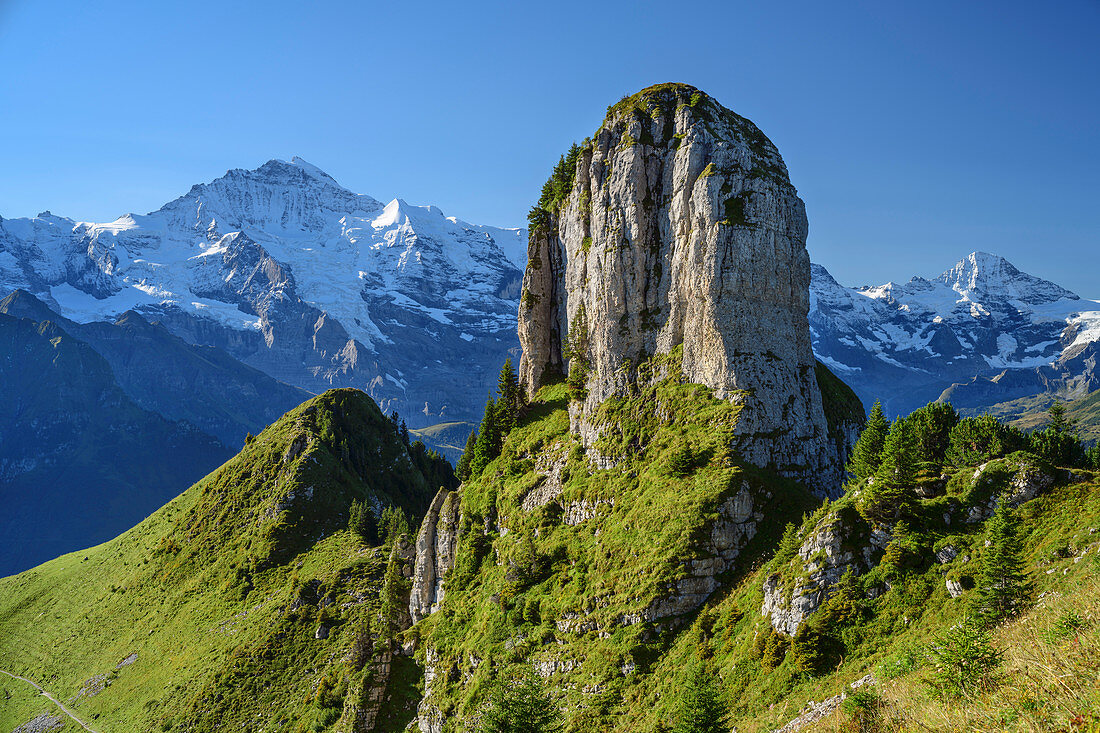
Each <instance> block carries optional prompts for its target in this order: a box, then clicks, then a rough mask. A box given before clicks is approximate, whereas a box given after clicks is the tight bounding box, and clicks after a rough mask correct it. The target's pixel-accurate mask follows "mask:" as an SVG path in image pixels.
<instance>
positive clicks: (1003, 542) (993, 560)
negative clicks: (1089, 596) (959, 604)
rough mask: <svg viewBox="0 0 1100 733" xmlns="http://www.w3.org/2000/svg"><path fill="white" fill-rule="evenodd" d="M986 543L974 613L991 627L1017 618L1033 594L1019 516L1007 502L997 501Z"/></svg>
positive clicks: (973, 605)
mask: <svg viewBox="0 0 1100 733" xmlns="http://www.w3.org/2000/svg"><path fill="white" fill-rule="evenodd" d="M985 541H986V542H987V543H988V546H987V547H986V548H985V552H984V553H983V555H982V570H981V575H980V576H979V578H978V582H977V584H976V586H975V588H974V595H973V597H972V599H971V604H972V606H971V610H972V613H973V614H974V616H975V617H976V618H977V619H978V620H979V621H980V622H981V623H982V624H983V625H985V626H987V627H988V626H995V625H996V624H999V623H1001V622H1002V621H1005V620H1006V619H1009V618H1011V617H1012V616H1014V615H1016V613H1018V612H1019V611H1020V609H1021V608H1022V607H1023V605H1024V603H1025V601H1026V600H1027V597H1028V595H1029V594H1030V592H1031V582H1030V580H1029V579H1028V576H1027V571H1026V569H1025V566H1024V559H1023V545H1022V543H1021V541H1020V537H1019V535H1018V528H1017V521H1016V516H1015V513H1014V512H1013V511H1012V510H1011V509H1010V508H1009V506H1008V502H1006V501H1005V500H1004V499H1003V498H1001V499H1000V500H998V501H997V506H996V509H994V511H993V516H992V517H990V518H989V521H988V523H987V524H986V530H985Z"/></svg>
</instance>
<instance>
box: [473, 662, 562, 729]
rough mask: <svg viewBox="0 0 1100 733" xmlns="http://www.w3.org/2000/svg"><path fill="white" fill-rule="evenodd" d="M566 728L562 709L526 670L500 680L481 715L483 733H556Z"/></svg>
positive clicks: (539, 682) (492, 690) (494, 686)
mask: <svg viewBox="0 0 1100 733" xmlns="http://www.w3.org/2000/svg"><path fill="white" fill-rule="evenodd" d="M563 727H564V721H563V720H562V715H561V710H559V709H558V707H557V705H555V704H554V701H553V700H552V699H551V698H550V695H549V694H547V692H546V690H544V689H543V687H542V682H541V681H540V680H539V679H538V678H536V677H535V675H534V674H532V673H531V671H530V670H527V669H525V670H523V671H522V672H520V673H518V674H516V675H514V676H513V677H512V678H511V679H508V680H505V679H504V678H498V679H497V681H496V683H495V684H494V685H493V686H492V688H491V689H490V691H489V699H488V701H487V704H486V705H485V707H484V711H483V713H482V718H481V731H482V733H557V731H560V730H562V728H563Z"/></svg>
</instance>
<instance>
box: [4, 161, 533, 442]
mask: <svg viewBox="0 0 1100 733" xmlns="http://www.w3.org/2000/svg"><path fill="white" fill-rule="evenodd" d="M526 240H527V236H526V231H525V230H522V229H499V228H495V227H488V226H476V225H470V224H467V223H465V222H462V221H460V220H458V219H455V218H447V217H445V216H444V215H443V213H442V212H441V211H440V210H439V209H437V208H435V207H433V206H411V205H409V204H407V203H406V202H404V201H402V200H400V199H394V200H392V201H390V202H389V203H388V204H383V203H381V202H380V201H378V200H376V199H373V198H371V197H370V196H365V195H361V194H356V193H353V192H351V191H349V190H347V189H346V188H343V187H342V186H340V185H339V184H338V183H337V182H336V181H335V180H333V179H332V178H331V177H330V176H328V175H327V174H326V173H324V172H323V171H321V170H320V169H319V168H317V167H316V166H313V165H311V164H309V163H307V162H306V161H303V160H301V159H299V158H294V159H292V160H291V161H290V162H289V163H288V162H285V161H281V160H272V161H269V162H267V163H265V164H264V165H262V166H260V167H259V168H257V169H256V170H239V169H238V170H231V171H229V172H228V173H226V174H225V175H224V176H222V177H221V178H218V179H216V180H214V181H212V182H210V183H206V184H199V185H196V186H193V187H192V188H191V190H190V191H188V192H187V193H186V194H185V195H184V196H181V197H180V198H178V199H176V200H175V201H172V202H170V203H168V204H166V205H165V206H163V207H161V208H160V209H159V210H157V211H154V212H152V213H150V214H146V215H136V214H127V215H125V216H122V217H120V218H119V219H117V220H115V221H113V222H110V223H106V224H96V223H88V222H77V221H73V220H71V219H66V218H63V217H58V216H54V215H52V214H51V213H50V212H44V213H43V214H40V215H39V216H37V217H34V218H31V219H9V220H0V296H2V295H6V294H7V293H8V292H10V291H12V290H14V289H16V288H22V289H25V290H27V291H29V292H31V293H34V294H35V295H36V296H38V297H39V298H41V299H42V300H43V301H44V302H45V303H47V304H48V305H49V306H50V307H51V308H53V309H54V310H56V311H57V312H58V313H60V314H61V315H63V316H65V317H67V318H69V319H71V320H73V321H77V322H81V323H84V322H89V321H96V320H103V319H107V318H111V317H114V316H117V315H118V314H120V313H123V312H124V311H127V310H135V311H138V312H140V313H142V314H144V315H145V316H146V317H148V318H151V319H155V320H159V321H160V322H162V323H163V324H164V325H165V326H166V327H168V328H169V330H171V331H172V332H174V333H176V334H177V335H179V336H182V337H183V338H184V339H186V340H187V341H189V342H191V343H196V344H203V345H212V346H218V347H221V348H222V349H224V350H226V351H228V352H229V353H230V354H232V355H233V356H235V357H236V358H238V359H240V360H242V361H244V362H245V363H247V364H250V365H252V366H255V367H257V368H259V369H261V370H262V371H265V372H267V373H268V374H270V375H272V376H274V377H276V378H278V379H281V380H283V381H286V382H288V383H290V384H294V385H297V386H300V387H303V388H305V389H309V390H311V391H320V390H323V389H326V388H328V387H331V386H356V387H360V388H363V389H365V390H367V391H368V392H370V393H371V395H372V396H373V397H374V398H375V399H376V400H377V401H378V402H379V403H380V405H381V406H382V407H383V409H386V410H391V409H396V410H398V411H399V412H401V413H402V415H405V416H406V417H407V419H408V420H409V422H410V424H413V425H416V424H429V423H433V422H440V421H441V420H444V419H474V418H476V417H477V416H479V415H480V413H481V407H482V405H483V404H484V400H485V396H486V394H487V392H488V391H489V390H490V389H491V388H492V386H493V385H495V379H496V374H497V372H498V370H499V368H500V364H501V363H502V362H503V360H504V359H505V357H506V356H507V355H508V353H509V351H514V350H515V348H516V347H517V341H516V335H515V323H516V310H517V304H518V298H519V288H520V281H521V278H522V272H521V268H522V265H521V264H518V265H517V258H518V259H519V260H520V261H522V259H523V258H524V257H525V254H526V252H525V248H526Z"/></svg>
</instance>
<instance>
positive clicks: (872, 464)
mask: <svg viewBox="0 0 1100 733" xmlns="http://www.w3.org/2000/svg"><path fill="white" fill-rule="evenodd" d="M889 427H890V424H889V423H888V422H886V416H885V415H883V414H882V405H881V404H880V403H879V401H878V400H875V404H874V405H872V406H871V414H870V416H869V417H868V418H867V425H866V426H865V427H864V428H863V432H861V433H860V434H859V440H857V441H856V444H855V447H854V448H852V456H851V458H849V460H848V472H849V473H851V474H852V475H853V476H855V477H856V478H857V479H860V480H862V479H865V478H867V477H868V476H874V475H875V471H877V470H878V466H879V463H881V462H882V446H883V444H884V442H885V441H886V432H887V430H888V429H889Z"/></svg>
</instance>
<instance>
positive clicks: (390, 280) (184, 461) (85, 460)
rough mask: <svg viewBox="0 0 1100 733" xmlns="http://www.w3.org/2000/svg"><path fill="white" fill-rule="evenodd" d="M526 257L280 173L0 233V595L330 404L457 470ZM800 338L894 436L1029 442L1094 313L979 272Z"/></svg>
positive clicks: (832, 296) (844, 301)
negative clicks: (106, 216)
mask: <svg viewBox="0 0 1100 733" xmlns="http://www.w3.org/2000/svg"><path fill="white" fill-rule="evenodd" d="M526 246H527V231H526V230H525V229H501V228H495V227H488V226H480V225H474V224H468V223H465V222H463V221H460V220H458V219H455V218H447V217H445V216H444V215H443V213H442V212H440V211H439V209H437V208H435V207H432V206H410V205H409V204H407V203H405V202H403V201H401V200H400V199H394V200H392V201H390V202H389V203H388V204H382V203H381V202H379V201H378V200H376V199H373V198H371V197H369V196H364V195H360V194H355V193H352V192H351V191H349V190H347V189H345V188H343V187H341V186H340V185H339V184H337V183H336V181H334V180H333V179H332V178H331V177H330V176H328V175H327V174H325V173H324V172H323V171H321V170H319V169H318V168H316V167H315V166H312V165H310V164H309V163H306V162H305V161H303V160H301V159H298V158H294V159H292V160H291V161H290V162H284V161H279V160H272V161H269V162H267V163H265V164H264V165H262V166H260V167H259V168H257V169H255V170H231V171H229V172H227V173H226V174H225V175H224V176H222V177H221V178H218V179H216V180H214V181H212V182H210V183H207V184H200V185H196V186H193V187H192V188H191V190H190V191H188V192H187V194H185V195H184V196H182V197H180V198H178V199H176V200H175V201H172V202H170V203H168V204H166V205H165V206H163V207H161V208H160V209H158V210H157V211H155V212H152V213H150V214H147V215H135V214H127V215H125V216H122V217H120V218H119V219H117V220H115V221H114V222H110V223H107V224H93V223H86V222H77V221H74V220H72V219H66V218H62V217H59V216H54V215H53V214H51V213H49V212H43V213H42V214H40V215H39V216H37V217H33V218H29V219H0V298H3V297H4V296H7V297H6V298H5V299H4V300H3V302H2V303H0V335H2V336H3V338H4V339H5V341H4V343H5V349H6V350H8V351H9V352H10V356H9V358H8V359H7V361H6V362H4V363H2V364H0V377H2V378H3V384H4V389H5V395H6V398H7V399H6V401H5V402H4V404H3V409H0V497H2V498H3V499H4V501H5V504H6V505H7V506H8V507H9V509H11V511H9V513H8V514H7V519H6V520H5V522H4V523H3V524H2V525H0V528H3V529H5V531H4V532H3V533H2V534H3V536H4V538H5V539H4V542H3V546H0V556H2V557H3V558H5V559H7V560H8V561H9V562H7V563H6V564H5V563H0V574H3V573H5V572H10V571H12V570H15V569H20V568H23V567H27V566H28V565H29V564H33V563H34V562H37V561H40V560H43V559H46V558H47V557H51V556H54V555H56V554H59V553H60V552H63V551H65V550H67V549H73V548H76V547H80V546H86V545H88V544H92V543H94V542H98V541H101V540H104V539H107V538H108V537H111V536H113V535H114V534H116V533H117V532H119V531H121V530H123V529H125V528H126V527H128V526H130V525H132V524H133V523H134V521H136V520H137V519H140V518H141V517H142V516H145V514H147V513H148V512H149V511H152V510H153V509H155V508H156V507H157V506H159V505H160V504H161V503H163V501H164V500H165V499H166V498H168V497H170V496H172V495H174V494H175V493H177V492H178V491H181V490H182V489H184V488H185V487H186V486H188V485H189V484H191V483H192V482H193V481H195V480H196V479H197V478H198V477H199V476H201V475H203V474H204V473H206V472H207V471H209V470H210V469H212V468H213V467H214V466H216V465H218V464H219V463H220V462H221V461H223V460H224V459H225V458H226V457H228V456H229V455H231V453H232V451H234V450H236V449H238V448H239V447H240V446H241V445H242V444H243V442H244V438H245V435H246V433H248V432H252V433H258V432H259V431H260V430H261V429H262V428H263V427H264V426H265V425H267V424H268V423H269V422H270V421H272V420H273V419H275V418H276V417H277V416H278V415H280V414H282V413H283V412H285V411H287V410H289V409H291V408H292V407H294V406H295V405H297V404H299V403H300V402H302V401H303V400H305V399H307V398H308V397H309V396H310V394H311V393H316V392H320V391H323V390H325V389H327V388H329V387H333V386H350V387H357V388H360V389H363V390H364V391H366V392H368V393H369V394H370V395H371V396H372V397H373V398H374V399H375V400H376V401H377V402H378V403H379V405H380V407H381V408H382V409H383V410H384V411H385V412H387V413H389V412H392V411H394V410H396V411H398V412H399V413H400V414H401V415H402V417H404V419H405V420H406V421H407V422H408V424H409V426H410V428H412V429H413V433H414V435H415V436H416V437H419V438H421V439H423V440H424V441H425V442H426V443H428V444H429V446H431V447H435V448H437V449H439V450H440V451H442V452H443V453H444V454H445V455H446V456H448V457H449V458H450V459H451V460H452V461H453V460H456V459H457V457H458V455H459V454H460V453H461V449H462V446H463V445H464V444H465V437H466V434H467V433H468V432H469V430H470V428H471V426H472V425H473V424H476V421H477V420H478V419H479V418H480V416H481V414H482V408H483V405H484V402H485V398H486V396H487V394H489V393H490V392H491V391H492V390H494V389H495V385H496V376H497V373H498V371H499V368H500V365H501V363H502V362H503V361H504V359H505V358H507V357H508V356H512V357H513V359H514V360H516V361H518V352H519V343H518V340H517V337H516V314H517V310H518V305H519V295H520V292H519V291H520V281H521V278H522V270H523V268H524V266H525V261H526ZM809 321H810V329H811V336H812V340H813V347H814V352H815V354H816V356H817V358H818V359H819V360H820V361H822V362H823V363H824V364H826V365H827V366H828V367H829V368H830V369H831V370H832V371H833V372H835V373H836V374H837V375H838V376H840V377H841V378H842V379H844V381H846V382H847V383H848V384H849V385H851V386H852V388H853V389H854V390H855V391H856V393H857V394H858V395H859V397H860V398H861V399H862V401H863V403H864V405H865V407H869V406H870V405H871V403H872V402H873V401H874V400H875V399H881V400H882V402H883V405H884V407H885V408H886V410H887V412H888V413H890V414H893V415H897V414H905V413H907V412H909V411H910V410H912V409H914V408H916V407H918V406H920V405H922V404H924V403H926V402H928V401H931V400H936V399H945V400H950V401H951V402H952V403H953V404H955V406H956V407H958V408H960V409H961V410H962V411H964V412H969V413H974V412H979V411H983V410H987V409H990V410H993V411H995V412H996V413H997V414H998V415H1000V416H1002V417H1005V418H1009V419H1011V418H1014V417H1017V418H1020V419H1024V417H1026V419H1025V421H1024V422H1025V423H1026V424H1032V423H1034V422H1035V421H1036V420H1041V416H1037V413H1036V411H1037V410H1041V409H1044V407H1045V405H1046V404H1049V401H1050V399H1051V398H1052V397H1053V396H1059V397H1061V398H1064V399H1074V398H1078V397H1082V396H1084V395H1086V394H1089V393H1090V392H1095V391H1096V390H1097V389H1100V374H1098V372H1097V360H1098V358H1097V357H1098V353H1100V303H1098V302H1097V301H1092V300H1086V299H1083V298H1081V297H1080V296H1078V295H1077V294H1075V293H1072V292H1070V291H1068V290H1066V289H1065V288H1062V287H1060V286H1058V285H1056V284H1054V283H1052V282H1048V281H1046V280H1042V279H1039V278H1036V277H1034V276H1032V275H1029V274H1027V273H1024V272H1021V271H1020V270H1018V269H1017V268H1015V267H1013V266H1012V265H1011V264H1010V263H1008V262H1007V261H1006V260H1004V259H1003V258H1001V257H997V256H995V255H989V254H985V253H981V252H975V253H973V254H971V255H969V256H967V257H965V258H963V259H962V260H960V261H959V262H958V263H957V264H956V265H955V266H954V267H951V268H950V269H948V270H947V271H945V272H944V273H943V274H941V275H939V276H938V277H934V278H931V279H924V278H921V277H915V278H913V279H912V280H910V281H909V282H907V283H904V284H901V285H898V284H895V283H887V284H886V285H882V286H878V287H859V288H850V287H845V286H842V285H840V284H839V283H837V282H836V280H834V279H833V277H832V276H831V275H830V274H829V272H828V271H827V270H826V269H825V268H824V267H821V266H819V265H814V266H813V268H812V283H811V289H810V314H809ZM1094 412H1095V411H1091V410H1086V411H1083V412H1081V415H1082V416H1083V418H1082V419H1083V420H1085V421H1086V422H1087V421H1088V420H1090V419H1091V418H1090V416H1092V415H1094ZM1021 424H1024V423H1021ZM1085 434H1086V435H1092V433H1089V432H1087V431H1086V433H1085ZM117 455H128V456H134V457H133V458H130V459H128V460H126V461H119V460H115V458H114V457H115V456H117ZM42 486H48V487H49V490H48V491H40V490H39V489H38V487H42ZM16 547H19V548H23V549H20V550H19V552H18V553H16V551H15V549H13V548H16Z"/></svg>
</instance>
